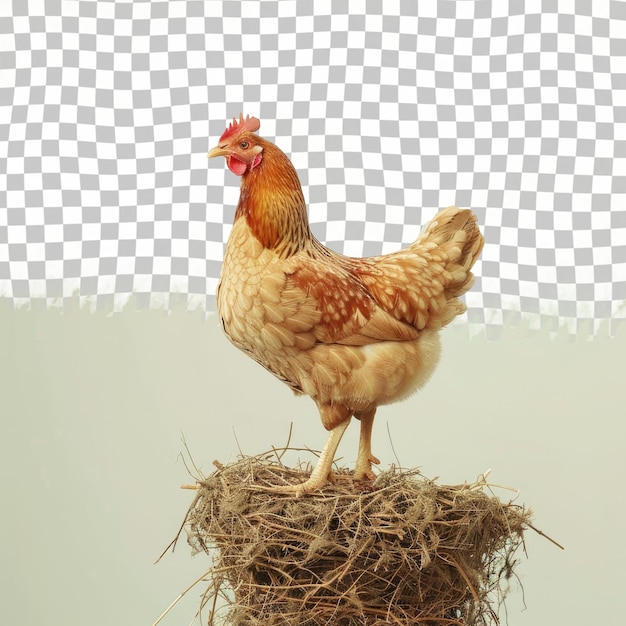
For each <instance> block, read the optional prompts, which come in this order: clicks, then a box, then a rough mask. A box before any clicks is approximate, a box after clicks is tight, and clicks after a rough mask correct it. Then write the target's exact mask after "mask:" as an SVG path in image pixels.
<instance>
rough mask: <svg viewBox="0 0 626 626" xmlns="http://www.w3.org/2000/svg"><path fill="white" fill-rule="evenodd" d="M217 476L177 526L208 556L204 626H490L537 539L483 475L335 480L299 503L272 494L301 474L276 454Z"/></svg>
mask: <svg viewBox="0 0 626 626" xmlns="http://www.w3.org/2000/svg"><path fill="white" fill-rule="evenodd" d="M216 465H217V468H218V469H217V470H216V471H215V472H214V473H213V474H212V475H211V476H209V477H208V478H206V479H203V480H201V481H199V482H198V484H197V485H196V488H197V494H196V497H195V499H194V501H193V503H192V505H191V507H190V509H189V511H188V513H187V516H186V518H185V524H184V525H185V528H186V530H187V535H188V541H189V543H190V545H191V546H192V547H193V549H194V550H195V551H196V552H198V551H204V552H206V553H207V554H210V555H211V556H212V557H213V567H212V568H211V570H210V571H209V572H208V574H207V576H206V577H204V579H205V580H208V582H209V584H208V588H207V589H206V592H205V594H204V596H203V601H202V605H203V607H204V611H203V612H204V615H203V616H202V622H203V623H207V622H205V620H207V621H208V624H210V625H217V624H230V625H234V626H243V625H246V626H256V625H261V624H262V625H264V626H279V625H280V626H287V625H289V626H292V625H299V626H309V625H310V626H314V625H322V624H324V625H326V624H333V625H337V626H344V625H345V626H348V625H362V626H374V625H376V626H378V625H380V624H397V625H402V626H405V625H409V624H423V625H427V626H444V625H463V626H470V625H471V626H483V625H487V624H490V625H492V624H498V623H499V620H498V610H499V609H500V606H501V604H502V602H503V600H504V597H505V595H506V591H507V589H508V585H509V581H510V580H511V578H512V577H514V576H515V574H514V571H515V566H516V564H517V553H518V550H519V549H520V547H523V535H524V531H525V530H526V529H528V528H533V529H534V527H533V526H532V524H531V513H530V511H529V510H528V509H525V508H524V507H523V506H520V505H518V504H515V503H514V502H512V501H509V502H507V503H503V502H502V501H501V500H500V499H499V498H497V497H496V496H495V495H493V492H492V489H491V487H492V486H490V485H489V484H488V483H487V480H486V476H481V477H480V478H479V479H478V480H477V481H476V482H475V483H472V484H463V485H456V486H449V485H439V484H437V483H436V482H435V481H433V480H429V479H427V478H425V477H423V476H422V475H421V474H419V472H417V471H400V470H395V469H392V470H389V471H386V472H383V473H381V474H380V475H379V477H378V478H377V479H376V480H375V481H374V483H367V482H365V483H355V482H354V481H353V480H352V477H351V474H350V473H349V472H348V471H347V470H340V471H339V472H337V474H336V480H335V482H334V484H329V485H328V486H326V487H325V488H324V489H323V490H322V491H320V492H318V493H315V494H310V495H307V496H304V497H301V498H296V497H294V496H293V495H287V494H277V493H275V492H273V491H272V488H275V487H276V486H280V485H285V484H295V483H297V482H302V481H304V480H305V479H306V478H307V476H308V472H307V471H305V470H302V469H292V468H288V467H285V466H284V465H282V463H280V462H277V455H276V454H275V451H274V452H273V453H271V454H265V455H259V456H255V457H242V458H240V460H238V461H237V462H235V463H232V464H230V465H221V464H219V463H217V462H216ZM534 530H536V529H534ZM537 532H540V531H537ZM181 595H182V594H181Z"/></svg>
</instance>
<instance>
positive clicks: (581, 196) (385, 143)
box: [0, 0, 626, 336]
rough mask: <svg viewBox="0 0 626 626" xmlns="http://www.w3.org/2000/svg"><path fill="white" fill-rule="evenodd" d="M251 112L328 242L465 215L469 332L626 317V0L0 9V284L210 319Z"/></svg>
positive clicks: (380, 235)
mask: <svg viewBox="0 0 626 626" xmlns="http://www.w3.org/2000/svg"><path fill="white" fill-rule="evenodd" d="M240 112H243V113H244V114H250V115H254V116H257V117H259V119H260V120H261V130H260V134H262V135H263V136H265V137H267V138H269V139H271V140H273V141H275V143H277V144H278V145H279V146H280V147H281V148H282V149H283V150H284V151H285V152H287V154H289V155H290V157H291V159H292V161H293V163H294V165H295V166H296V168H297V169H298V172H299V174H300V178H301V181H302V184H303V188H304V193H305V197H306V198H307V199H308V202H309V214H310V220H311V223H312V228H313V231H314V233H315V235H316V236H317V237H318V238H319V239H320V240H321V241H323V242H324V243H326V244H327V245H329V246H330V247H332V248H334V249H335V250H339V251H342V252H344V253H346V254H350V255H355V256H361V255H371V254H380V253H385V252H390V251H393V250H396V249H398V248H399V247H401V246H404V245H407V244H408V243H409V242H411V241H412V240H413V239H414V238H415V237H416V236H417V234H418V232H419V230H420V226H421V225H423V224H424V223H425V222H426V221H427V220H428V219H430V218H431V217H432V216H433V215H434V214H435V213H436V212H437V210H438V209H439V208H440V207H444V206H448V205H450V204H457V205H460V206H468V207H471V208H472V209H473V210H474V211H475V212H476V214H477V215H478V219H479V223H480V224H481V227H482V229H483V232H484V234H485V237H486V245H485V249H484V252H483V255H482V257H481V259H480V260H479V262H478V263H477V266H476V273H477V281H476V285H475V287H474V289H473V290H472V292H471V293H469V294H468V295H467V298H466V301H467V304H468V307H469V310H468V317H467V320H466V321H465V322H464V323H467V322H469V325H470V327H471V328H472V329H474V330H480V329H483V330H486V332H487V334H488V336H497V333H498V329H499V328H501V327H502V325H503V324H504V323H506V322H507V320H509V319H519V318H523V319H526V320H527V321H528V323H529V324H530V327H531V328H535V329H546V328H548V329H551V330H556V329H558V328H562V327H566V329H567V331H568V332H570V333H572V334H575V333H577V332H579V331H580V330H581V329H583V328H588V329H590V330H597V329H598V328H599V327H600V326H601V325H603V324H608V326H609V328H610V330H611V332H613V330H614V329H615V328H616V327H617V325H618V323H619V321H620V320H623V319H624V318H626V2H623V1H611V2H609V1H602V2H593V3H592V2H583V1H576V2H574V1H556V0H544V1H539V0H535V1H533V0H528V1H527V2H496V1H493V2H491V1H489V0H477V1H470V0H456V1H455V0H439V1H432V2H419V3H418V2H414V1H412V0H400V1H397V0H396V1H393V0H391V1H385V2H382V0H367V2H349V1H347V0H344V1H342V0H335V1H333V2H332V3H331V2H330V1H317V0H316V2H305V1H298V2H294V1H289V0H280V1H277V0H263V2H258V1H257V0H254V1H249V0H243V1H240V0H232V1H224V2H218V1H211V0H208V1H205V0H189V1H181V0H170V1H168V2H166V1H151V2H148V1H137V0H136V1H134V2H132V1H122V0H119V1H105V0H101V1H90V0H63V1H61V0H45V1H43V0H42V1H39V2H37V1H29V2H26V1H24V0H14V1H13V2H10V1H8V0H0V295H2V296H5V297H8V298H10V299H11V300H12V301H13V302H14V303H15V305H16V306H21V305H24V304H28V305H30V306H33V307H42V308H46V307H48V306H62V305H63V303H64V302H65V301H66V300H67V299H68V298H72V297H75V296H76V293H78V294H79V297H80V299H81V301H83V302H90V303H91V305H92V306H94V307H96V308H100V309H105V310H116V309H119V308H121V307H123V306H124V304H125V303H126V302H127V301H128V299H129V297H130V294H136V298H137V299H138V302H139V305H140V306H146V307H148V306H165V307H167V306H170V305H171V303H172V299H173V298H175V299H177V300H178V299H182V300H184V301H185V302H187V303H188V305H189V306H190V307H197V306H201V307H204V308H206V310H209V311H210V310H212V309H213V308H214V305H215V289H216V286H217V281H218V277H219V270H220V264H221V260H222V256H223V251H224V245H225V241H226V239H227V237H228V233H229V231H230V227H231V224H232V219H233V215H234V209H235V205H236V203H237V199H238V186H239V180H238V179H237V178H236V177H235V176H234V175H232V174H231V173H230V172H228V171H227V170H226V168H225V167H224V163H223V161H222V160H221V159H220V160H219V162H218V160H217V159H216V160H215V161H207V159H206V152H207V150H208V149H209V148H210V147H212V146H213V145H215V143H216V142H217V139H218V138H219V136H220V134H221V133H222V132H223V130H224V128H225V127H226V125H227V123H228V121H229V118H232V117H233V116H234V115H239V113H240Z"/></svg>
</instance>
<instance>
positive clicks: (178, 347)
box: [0, 301, 626, 626]
mask: <svg viewBox="0 0 626 626" xmlns="http://www.w3.org/2000/svg"><path fill="white" fill-rule="evenodd" d="M600 335H602V333H600ZM623 335H624V333H622V336H621V337H618V338H614V339H608V338H606V337H602V336H600V337H598V338H596V339H594V340H593V341H586V340H583V339H579V340H578V341H577V342H575V343H568V342H567V341H566V340H565V339H563V340H561V339H556V340H550V339H548V338H547V337H543V336H540V337H534V338H529V337H528V336H527V334H526V333H525V331H524V330H523V329H517V330H510V329H509V330H506V331H505V332H504V335H503V337H502V338H501V339H500V340H499V341H496V342H485V341H483V340H482V339H480V338H476V339H474V340H471V341H470V340H469V339H468V338H467V331H466V329H465V328H464V327H463V326H460V327H455V328H451V329H447V331H445V332H444V333H443V338H444V354H443V359H442V362H441V365H440V367H439V368H438V370H437V372H436V373H435V376H434V378H433V380H432V381H431V382H430V383H429V385H428V386H427V388H426V389H425V390H424V391H422V392H421V393H419V394H418V395H416V396H414V397H413V398H411V399H410V400H408V401H407V402H405V403H403V404H400V405H395V406H393V407H387V408H382V409H381V410H380V411H379V417H378V419H377V422H376V424H375V432H374V453H375V454H377V455H378V456H379V457H380V458H381V459H382V462H383V466H384V467H387V466H388V465H389V464H390V463H393V462H395V457H394V452H393V450H392V448H391V445H390V442H389V434H388V432H387V431H388V430H389V432H390V434H391V440H392V442H393V446H394V448H395V453H396V454H397V456H398V458H399V460H400V462H401V463H402V464H403V465H404V466H406V467H415V466H419V467H421V469H422V471H423V473H424V474H425V475H427V476H431V477H433V476H440V477H441V480H442V481H444V482H452V483H458V482H463V481H464V480H467V481H473V480H474V479H475V478H476V476H477V475H478V474H480V473H481V472H483V471H485V470H487V469H488V468H491V469H492V474H491V477H490V478H491V480H492V481H493V482H495V483H499V484H502V485H507V486H511V487H515V488H517V489H519V490H520V494H521V495H520V497H519V502H523V503H526V504H527V505H529V506H530V507H532V508H533V510H534V511H535V522H536V525H537V526H538V527H539V528H541V529H542V530H544V531H545V532H546V533H548V534H550V535H552V536H554V538H556V539H557V540H559V541H560V542H561V543H563V544H565V546H566V548H567V549H566V551H565V552H561V551H560V550H558V549H557V548H555V547H554V546H553V545H552V544H550V543H549V542H547V541H546V540H545V539H543V538H541V537H539V536H537V535H535V534H534V533H532V532H529V533H528V534H527V545H526V547H527V552H528V559H526V558H525V557H524V556H523V555H520V556H521V557H522V562H521V564H520V566H519V568H518V573H519V575H520V577H521V579H522V582H523V585H524V596H522V593H521V591H520V590H519V587H518V586H517V585H516V584H514V586H513V591H512V593H511V596H510V599H509V603H508V624H509V625H510V626H531V625H532V626H543V625H546V626H548V625H549V626H553V625H555V624H567V625H568V626H583V625H584V626H589V625H590V624H609V623H616V621H615V620H618V621H619V619H620V618H619V616H620V615H621V614H622V613H623V610H622V604H623V593H624V592H623V587H624V569H623V566H624V563H625V562H626V549H625V546H624V541H623V532H624V519H625V517H626V506H625V498H624V479H625V478H626V472H625V471H624V470H625V469H626V461H625V452H626V450H625V446H624V442H625V438H624V414H625V411H624V400H623V399H624V395H625V392H624V389H625V387H626V376H625V375H624V374H625V373H626V365H625V363H626V359H625V356H624V354H625V351H626V350H625V349H626V340H625V339H626V338H625V337H624V336H623ZM0 393H1V398H0V411H1V415H2V431H3V435H2V443H1V449H0V454H1V457H2V484H1V487H2V508H3V514H2V520H3V521H2V532H1V534H0V548H1V553H0V558H1V563H2V565H1V573H2V578H1V581H0V582H1V589H2V602H1V603H0V623H2V624H11V625H22V624H24V625H31V624H52V625H56V624H63V625H64V626H65V625H69V626H73V625H75V624H76V625H78V624H81V625H82V624H89V625H90V626H101V625H102V626H104V625H106V626H109V625H110V624H133V625H142V624H144V625H148V626H149V625H150V624H152V622H153V621H154V620H155V619H156V618H157V617H158V615H159V614H160V613H161V611H162V610H163V609H164V608H165V607H166V606H167V605H168V604H169V603H170V602H171V601H172V600H173V599H174V598H175V597H176V595H177V594H178V593H179V592H180V591H182V590H183V589H184V588H185V587H186V586H187V585H188V584H189V583H191V582H192V581H193V580H194V579H195V578H196V577H197V576H198V575H199V574H200V573H202V572H203V571H204V570H206V569H207V568H208V567H209V564H210V563H209V559H208V557H206V556H205V555H202V554H201V555H198V556H196V557H195V558H193V559H192V558H191V556H190V550H189V548H188V546H187V544H186V543H185V541H184V538H183V539H182V541H181V542H180V543H179V545H178V548H177V550H176V552H175V553H174V554H173V555H167V556H166V557H165V558H164V560H163V561H161V563H159V564H158V565H153V562H154V560H155V559H156V558H157V557H158V555H159V554H160V553H161V551H162V550H163V549H164V548H165V546H166V545H167V544H168V543H169V541H170V540H171V539H172V537H173V536H174V534H175V532H176V530H177V529H178V526H179V524H180V522H181V521H182V518H183V515H184V513H185V511H186V509H187V506H188V504H189V502H190V500H191V498H192V493H191V492H189V491H182V490H180V489H179V485H180V484H181V483H185V482H189V481H190V477H189V476H188V474H187V472H186V470H185V467H184V465H183V463H182V462H181V460H180V459H179V458H178V455H179V452H181V451H183V450H184V446H183V443H182V440H181V435H184V437H185V439H186V441H187V443H188V445H189V447H190V449H191V452H192V454H193V456H194V460H195V461H196V463H197V464H198V465H199V466H200V467H201V469H203V470H204V471H205V472H206V473H208V472H210V471H211V470H212V461H213V459H215V458H217V459H219V460H220V461H222V462H228V461H230V460H233V459H234V458H235V457H236V454H237V449H238V447H237V446H238V444H239V445H240V446H241V449H242V450H243V452H245V453H246V454H256V453H259V452H262V451H264V450H267V449H268V448H270V447H271V446H272V445H281V444H284V442H285V440H286V437H287V433H288V428H289V423H290V422H291V421H293V422H294V436H293V441H292V443H293V444H294V445H298V446H300V445H309V446H311V447H313V448H317V449H319V447H321V445H322V444H323V442H324V440H325V436H326V435H325V432H324V431H323V429H322V426H321V424H320V422H319V418H318V417H317V413H316V409H315V407H314V405H313V403H312V402H311V401H310V400H308V399H307V398H295V397H294V396H293V395H292V394H291V392H290V391H289V390H288V389H287V388H286V387H285V386H284V385H283V384H282V383H280V382H279V381H277V380H275V379H274V378H273V377H272V376H270V375H269V374H268V373H266V372H265V371H264V370H263V369H262V368H261V367H260V366H258V365H257V364H255V363H254V362H252V361H251V360H249V359H248V358H247V357H245V356H244V355H243V354H240V353H239V352H238V351H237V350H236V349H235V348H233V347H232V346H230V344H228V343H227V341H226V340H225V339H224V338H223V337H222V335H221V331H220V330H219V328H218V325H217V321H216V318H215V317H214V316H213V317H210V318H209V319H208V320H206V321H205V320H204V318H203V316H202V315H201V314H200V313H189V312H186V311H184V310H182V309H181V310H176V311H175V312H174V313H173V314H171V315H167V314H166V313H164V312H162V311H154V310H152V311H135V310H132V309H131V308H129V309H128V310H127V311H125V312H124V313H122V314H119V315H114V316H106V315H104V314H102V313H90V312H89V311H88V310H87V309H82V310H80V309H78V307H74V309H70V310H66V312H65V313H64V314H60V313H59V312H55V311H48V312H28V311H26V310H20V311H17V312H16V311H14V310H13V309H12V306H11V304H10V303H9V302H8V301H3V302H0ZM357 431H358V428H357V426H356V425H353V426H352V427H351V428H350V429H349V431H348V434H347V435H346V437H345V439H344V441H343V443H342V445H341V447H340V454H341V455H342V456H343V457H344V459H343V460H344V461H345V462H347V463H353V462H354V459H355V456H356V437H357ZM235 435H236V437H237V440H238V444H237V442H236V441H235ZM498 493H499V494H500V495H501V496H502V497H503V498H509V497H510V496H511V494H510V493H509V492H507V491H499V492H498ZM201 591H202V589H201V588H200V587H198V588H196V590H194V591H193V592H192V593H191V594H190V595H189V597H188V599H187V600H186V601H185V602H182V603H181V604H180V605H179V606H178V607H177V608H176V610H174V611H173V612H172V613H171V614H170V616H168V618H167V619H166V620H165V621H164V622H163V623H164V624H166V625H173V624H184V625H186V624H189V623H190V622H191V620H192V617H193V614H194V611H195V610H196V608H197V605H198V602H199V596H200V593H201ZM523 597H524V598H525V602H526V606H527V608H526V610H523V608H524V603H523ZM501 617H502V620H503V623H506V621H505V620H506V619H507V617H506V616H505V615H504V613H503V614H502V616H501Z"/></svg>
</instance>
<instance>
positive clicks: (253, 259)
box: [208, 116, 484, 495]
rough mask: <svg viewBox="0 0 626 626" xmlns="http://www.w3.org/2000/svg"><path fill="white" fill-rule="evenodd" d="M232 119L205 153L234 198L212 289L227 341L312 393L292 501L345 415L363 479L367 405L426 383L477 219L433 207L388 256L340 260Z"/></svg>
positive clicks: (318, 475) (323, 471)
mask: <svg viewBox="0 0 626 626" xmlns="http://www.w3.org/2000/svg"><path fill="white" fill-rule="evenodd" d="M259 126H260V122H259V120H257V119H256V118H250V117H247V118H245V119H244V118H243V116H240V119H239V120H233V123H232V124H231V125H230V126H229V127H228V128H227V129H226V131H225V132H224V134H223V135H222V136H221V137H220V140H219V143H218V145H217V146H216V147H215V148H213V150H211V151H210V152H209V154H208V156H209V157H215V156H224V157H226V163H227V165H228V168H229V169H230V170H231V171H232V172H233V173H235V174H236V175H238V176H241V194H240V198H239V204H238V206H237V211H236V214H235V221H234V224H233V228H232V231H231V234H230V238H229V240H228V244H227V247H226V254H225V257H224V264H223V266H222V272H221V277H220V283H219V287H218V291H217V307H218V313H219V319H220V322H221V325H222V327H223V329H224V332H225V333H226V335H227V336H228V337H229V339H230V340H231V341H232V342H233V343H234V344H235V345H236V346H237V347H238V348H240V349H241V350H243V351H244V352H245V353H246V354H248V355H249V356H251V357H252V358H253V359H255V360H256V361H257V362H259V363H260V364H261V365H263V366H264V367H265V368H267V369H268V370H269V371H270V372H272V374H274V375H275V376H277V377H278V378H280V380H282V381H283V382H285V383H286V384H287V385H289V386H290V387H291V389H293V391H294V392H296V393H297V394H306V395H308V396H311V398H313V400H314V401H315V403H316V404H317V407H318V409H319V412H320V416H321V419H322V423H323V424H324V426H325V428H326V429H327V430H329V431H330V436H329V438H328V441H327V443H326V445H325V447H324V449H323V451H322V454H321V456H320V459H319V461H318V463H317V465H316V467H315V469H314V470H313V472H312V474H311V477H310V478H309V479H308V480H307V481H306V482H305V483H303V484H300V485H296V486H291V487H286V488H284V489H281V490H282V491H292V492H295V493H296V494H298V495H300V494H303V493H306V492H310V491H312V490H314V489H317V488H319V487H321V486H322V485H323V484H324V483H325V482H326V480H327V477H328V475H329V473H330V470H331V466H332V463H333V460H334V455H335V452H336V450H337V446H338V445H339V441H340V439H341V437H342V435H343V433H344V431H345V430H346V428H347V426H348V424H349V422H350V419H351V417H352V416H354V417H356V418H357V419H359V420H360V422H361V433H360V439H359V450H358V456H357V460H356V467H355V478H356V479H365V478H373V476H374V475H373V472H372V463H378V462H379V461H378V459H376V457H374V456H373V454H372V450H371V434H372V423H373V420H374V415H375V413H376V408H377V407H378V406H380V405H381V404H389V403H391V402H395V401H397V400H401V399H402V398H406V397H407V396H409V395H410V394H412V393H413V392H414V391H416V389H418V388H419V387H421V386H422V385H423V384H424V383H425V382H426V381H427V380H428V378H429V377H430V376H431V374H432V373H433V370H434V369H435V366H436V365H437V361H438V359H439V352H440V344H439V337H438V333H439V330H440V329H441V328H442V327H443V326H445V325H446V324H448V323H450V322H451V321H452V320H453V319H454V318H455V317H456V316H457V315H459V314H461V313H463V312H464V311H465V305H464V304H463V303H462V302H461V301H460V300H459V296H461V295H463V294H464V293H465V292H466V291H467V290H468V289H469V288H470V287H471V286H472V283H473V281H474V276H473V275H472V273H471V271H470V270H471V268H472V265H473V264H474V262H475V261H476V258H477V257H478V255H479V254H480V251H481V249H482V247H483V242H484V240H483V236H482V235H481V233H480V231H479V229H478V226H477V225H476V216H475V215H473V214H472V212H471V211H469V210H467V209H459V208H457V207H449V208H447V209H444V210H442V211H440V212H439V213H438V214H437V215H436V216H435V218H434V219H433V220H432V221H431V222H430V223H429V224H428V225H427V226H426V228H425V229H424V230H423V232H422V233H421V234H420V236H419V237H418V239H417V241H415V242H414V243H413V244H411V245H410V246H409V247H408V248H406V249H404V250H401V251H399V252H394V253H392V254H387V255H383V256H377V257H368V258H363V259H359V258H350V257H346V256H343V255H341V254H337V253H336V252H333V251H332V250H329V249H328V248H326V247H324V246H323V245H322V244H321V243H320V242H319V241H317V240H316V239H315V237H313V235H312V233H311V230H310V228H309V223H308V219H307V213H306V205H305V201H304V196H303V195H302V189H301V186H300V182H299V180H298V175H297V173H296V170H295V169H294V167H293V165H292V164H291V162H290V161H289V159H288V158H287V156H286V155H285V154H284V153H283V152H282V151H281V150H280V149H279V148H278V147H276V146H275V145H274V144H273V143H271V142H269V141H267V140H266V139H263V138H261V137H259V136H258V135H256V134H255V131H257V130H258V129H259Z"/></svg>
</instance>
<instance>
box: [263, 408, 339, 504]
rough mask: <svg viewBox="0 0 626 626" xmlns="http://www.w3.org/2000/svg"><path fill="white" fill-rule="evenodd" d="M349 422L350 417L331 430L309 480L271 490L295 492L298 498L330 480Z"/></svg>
mask: <svg viewBox="0 0 626 626" xmlns="http://www.w3.org/2000/svg"><path fill="white" fill-rule="evenodd" d="M349 424H350V418H348V419H347V420H345V421H343V422H341V424H338V425H337V426H335V427H334V428H333V429H332V430H331V431H330V435H329V436H328V439H327V440H326V445H325V446H324V449H323V450H322V452H321V454H320V458H319V460H318V462H317V465H316V466H315V468H314V469H313V471H312V472H311V476H310V477H309V479H308V480H306V481H305V482H303V483H301V484H299V485H289V486H286V487H275V488H273V489H271V491H274V492H276V493H293V494H295V496H296V498H298V497H300V496H302V495H304V494H305V493H310V492H311V491H315V490H316V489H319V488H320V487H323V486H324V485H325V484H326V482H327V481H328V476H329V474H330V473H331V470H330V468H331V467H332V464H333V461H334V459H335V452H337V448H338V447H339V442H340V441H341V438H342V437H343V434H344V433H345V432H346V428H348V425H349Z"/></svg>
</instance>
